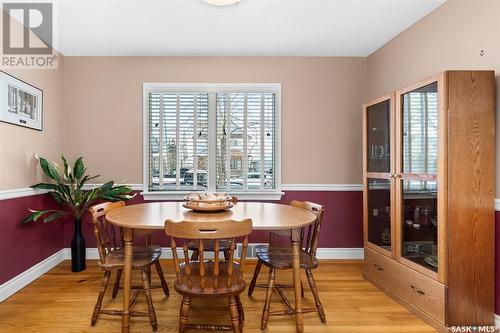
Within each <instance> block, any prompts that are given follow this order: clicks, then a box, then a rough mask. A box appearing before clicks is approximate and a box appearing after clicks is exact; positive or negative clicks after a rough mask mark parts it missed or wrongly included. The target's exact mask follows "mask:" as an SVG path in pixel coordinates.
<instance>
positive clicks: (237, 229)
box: [165, 219, 252, 333]
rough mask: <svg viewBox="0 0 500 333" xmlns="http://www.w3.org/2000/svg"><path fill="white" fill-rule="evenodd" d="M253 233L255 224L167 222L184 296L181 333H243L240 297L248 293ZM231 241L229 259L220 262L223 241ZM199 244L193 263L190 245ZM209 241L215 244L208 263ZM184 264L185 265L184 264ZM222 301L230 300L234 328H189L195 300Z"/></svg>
mask: <svg viewBox="0 0 500 333" xmlns="http://www.w3.org/2000/svg"><path fill="white" fill-rule="evenodd" d="M251 232H252V220H250V219H246V220H243V221H232V220H227V221H217V222H211V223H204V222H193V221H182V222H174V221H170V220H167V221H166V222H165V233H166V234H167V235H169V236H170V237H171V241H170V242H171V243H170V246H171V248H172V254H173V257H174V267H175V273H176V276H177V278H176V280H175V281H174V288H175V290H176V291H177V292H178V293H179V294H181V295H182V304H181V308H180V318H179V333H183V332H184V331H185V330H186V328H191V329H199V330H230V329H231V328H232V329H233V331H234V332H235V333H241V331H242V323H243V321H244V312H243V306H242V304H241V301H240V294H241V293H242V292H243V291H244V290H245V287H246V284H245V281H244V280H243V271H244V267H245V259H246V253H247V247H248V235H249V234H250V233H251ZM237 238H243V241H242V247H241V255H240V259H239V261H236V260H235V250H236V241H237ZM221 239H229V240H230V246H229V259H228V260H227V261H221V260H220V259H219V253H220V241H221ZM194 240H196V241H195V242H197V244H198V246H197V250H198V253H199V260H195V261H192V260H191V259H190V256H189V252H188V246H187V245H188V243H189V242H193V241H194ZM207 240H210V241H213V244H214V250H213V259H212V260H205V254H206V252H207V251H206V249H205V248H204V244H205V242H206V241H207ZM177 241H181V242H182V251H183V253H184V260H180V259H179V257H178V254H177ZM181 261H182V262H181ZM201 297H203V298H215V297H217V298H220V297H227V298H228V300H229V313H230V316H231V326H229V325H212V324H188V317H189V306H190V304H191V299H192V298H201Z"/></svg>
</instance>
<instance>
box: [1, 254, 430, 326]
mask: <svg viewBox="0 0 500 333" xmlns="http://www.w3.org/2000/svg"><path fill="white" fill-rule="evenodd" d="M254 264H255V263H251V264H249V265H248V266H247V274H246V276H245V279H246V281H247V283H249V282H250V279H251V277H252V276H251V274H252V273H253V268H254ZM162 267H163V270H164V272H165V274H166V276H167V281H168V284H169V287H170V294H171V296H170V298H168V299H166V298H165V297H164V295H163V293H162V291H161V289H155V290H153V301H154V304H155V309H156V314H157V317H158V324H159V325H158V332H177V327H178V320H179V305H180V302H181V298H180V297H179V295H178V294H177V293H176V292H175V290H173V287H172V283H171V282H172V279H173V275H174V274H173V266H172V263H171V261H170V260H168V259H165V260H163V261H162ZM287 273H290V272H287ZM314 274H315V278H316V283H317V286H318V289H319V290H320V297H321V301H322V303H323V306H324V307H325V312H326V317H327V325H323V324H321V322H320V320H319V318H318V315H317V314H316V313H309V314H306V315H304V324H305V332H306V333H308V332H311V333H323V332H335V333H344V332H345V333H376V332H381V333H382V332H383V333H389V332H401V333H402V332H405V333H407V332H421V333H424V332H435V330H434V329H433V328H432V327H430V326H428V325H427V324H426V323H424V322H423V321H422V320H420V319H419V318H417V317H416V316H415V315H413V314H411V313H410V312H409V311H408V310H406V309H405V308H404V307H402V306H401V305H399V304H398V303H396V302H395V301H394V300H392V299H390V298H389V297H387V296H386V295H384V294H383V293H382V292H381V291H379V290H378V289H377V288H375V287H374V286H373V285H371V284H370V283H368V282H367V281H365V280H364V279H363V277H362V261H345V260H342V261H321V262H320V265H319V268H318V269H317V270H315V271H314ZM287 275H291V274H284V273H281V272H278V274H277V281H279V282H287V281H290V279H289V278H287ZM101 279H102V273H101V272H100V271H99V269H98V267H97V265H96V262H95V261H90V262H89V264H88V268H87V270H86V271H85V272H82V273H71V272H70V262H69V261H65V262H63V263H61V264H60V265H58V266H57V267H55V268H54V269H52V270H51V271H50V272H48V273H46V274H45V275H43V276H42V277H40V278H39V279H37V280H36V281H34V282H33V283H31V284H30V285H29V286H27V287H26V288H24V289H22V290H21V291H19V292H18V293H16V294H15V295H13V296H12V297H10V298H9V299H7V300H5V301H4V302H2V303H0V332H2V333H10V332H15V333H21V332H22V333H27V332H47V333H49V332H50V333H62V332H64V333H67V332H92V333H98V332H99V333H100V332H106V333H108V332H120V328H121V321H120V319H119V317H114V316H106V315H101V316H100V317H99V319H98V321H97V324H96V326H95V327H90V318H91V315H92V310H93V307H94V304H95V301H96V297H97V294H98V291H99V286H100V283H101ZM266 279H267V269H265V268H262V271H261V274H260V278H259V282H258V283H264V282H265V280H266ZM135 280H136V281H137V282H138V281H139V280H138V277H137V276H135ZM157 280H158V277H156V276H155V274H153V283H156V284H158V283H159V281H157ZM111 281H114V275H113V276H112V280H111ZM302 281H303V282H304V283H305V285H307V279H306V277H305V276H303V277H302ZM111 291H112V288H109V287H108V290H107V292H106V296H105V299H104V302H103V308H104V309H106V308H107V309H120V308H121V305H122V303H121V295H122V292H121V291H120V292H119V293H118V296H117V298H116V300H112V299H111ZM288 295H289V296H290V297H292V293H291V290H290V291H288ZM264 297H265V292H264V289H256V290H255V291H254V294H253V296H252V297H247V296H246V292H245V293H244V294H242V302H243V305H244V308H245V317H246V318H245V319H246V320H245V323H244V327H243V328H244V332H245V333H251V332H252V333H253V332H261V330H260V317H261V314H262V307H263V303H264ZM292 299H293V298H292ZM226 305H227V302H226V300H220V301H218V302H215V303H214V302H212V303H211V304H210V306H209V307H207V304H206V303H204V302H203V300H201V299H200V300H194V301H193V305H192V310H191V312H190V316H189V318H190V321H191V322H194V323H195V322H197V319H201V318H202V319H203V320H200V321H202V322H210V321H212V322H214V320H216V321H218V322H220V321H225V322H227V323H230V318H229V315H228V312H227V311H226V309H224V308H223V307H224V306H226ZM303 305H304V307H314V300H313V297H312V294H311V292H310V291H309V289H308V288H306V292H305V298H304V301H303ZM282 308H284V306H283V304H281V303H280V300H279V297H277V296H276V295H273V300H272V303H271V311H272V310H277V309H282ZM135 309H136V310H146V301H145V299H144V297H143V295H142V294H141V295H140V296H139V298H138V300H137V304H136V305H135ZM294 328H295V326H294V321H293V319H292V318H291V317H284V316H280V317H270V320H269V324H268V326H267V329H266V331H268V332H295V329H294ZM131 331H132V332H151V326H150V325H149V322H148V319H147V318H132V327H131Z"/></svg>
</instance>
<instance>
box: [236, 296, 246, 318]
mask: <svg viewBox="0 0 500 333" xmlns="http://www.w3.org/2000/svg"><path fill="white" fill-rule="evenodd" d="M236 306H237V307H238V316H239V318H240V324H241V323H243V322H244V321H245V311H244V310H243V304H241V298H240V296H239V295H238V296H236Z"/></svg>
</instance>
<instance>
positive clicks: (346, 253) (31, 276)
mask: <svg viewBox="0 0 500 333" xmlns="http://www.w3.org/2000/svg"><path fill="white" fill-rule="evenodd" d="M256 245H260V244H256V243H252V244H249V247H250V249H249V251H248V255H249V258H250V259H252V258H253V259H255V255H254V254H255V251H254V250H253V248H254V247H255V246H256ZM363 253H364V252H363V248H319V249H318V252H317V256H318V259H349V260H350V259H363ZM181 254H182V253H181V252H179V255H181ZM86 256H87V259H89V260H95V259H99V252H98V251H97V248H88V249H87V252H86ZM162 258H164V259H171V258H172V251H171V250H170V248H169V247H164V248H163V249H162ZM70 259H71V249H70V248H64V249H62V250H60V251H58V252H56V253H54V254H53V255H51V256H50V257H48V258H47V259H45V260H42V261H41V262H39V263H38V264H36V265H34V266H33V267H31V268H28V269H27V270H25V271H24V272H22V273H21V274H19V275H18V276H16V277H14V278H12V279H10V280H9V281H7V282H5V283H4V284H2V285H0V302H3V301H4V300H5V299H7V298H9V297H10V296H12V295H13V294H15V293H16V292H18V291H19V290H21V289H22V288H24V287H26V286H27V285H28V284H30V283H31V282H33V281H34V280H36V279H37V278H39V277H40V276H42V275H43V274H45V273H47V272H48V271H49V270H51V269H52V268H54V267H55V266H57V265H58V264H60V263H61V262H63V261H64V260H70ZM495 320H497V318H495ZM498 326H500V325H498Z"/></svg>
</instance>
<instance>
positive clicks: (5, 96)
mask: <svg viewBox="0 0 500 333" xmlns="http://www.w3.org/2000/svg"><path fill="white" fill-rule="evenodd" d="M0 121H3V122H6V123H10V124H14V125H19V126H24V127H28V128H32V129H35V130H38V131H41V130H42V125H43V91H42V90H40V89H38V88H37V87H35V86H32V85H31V84H29V83H27V82H24V81H21V80H19V79H17V78H15V77H13V76H11V75H9V74H7V73H5V72H2V71H0Z"/></svg>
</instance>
